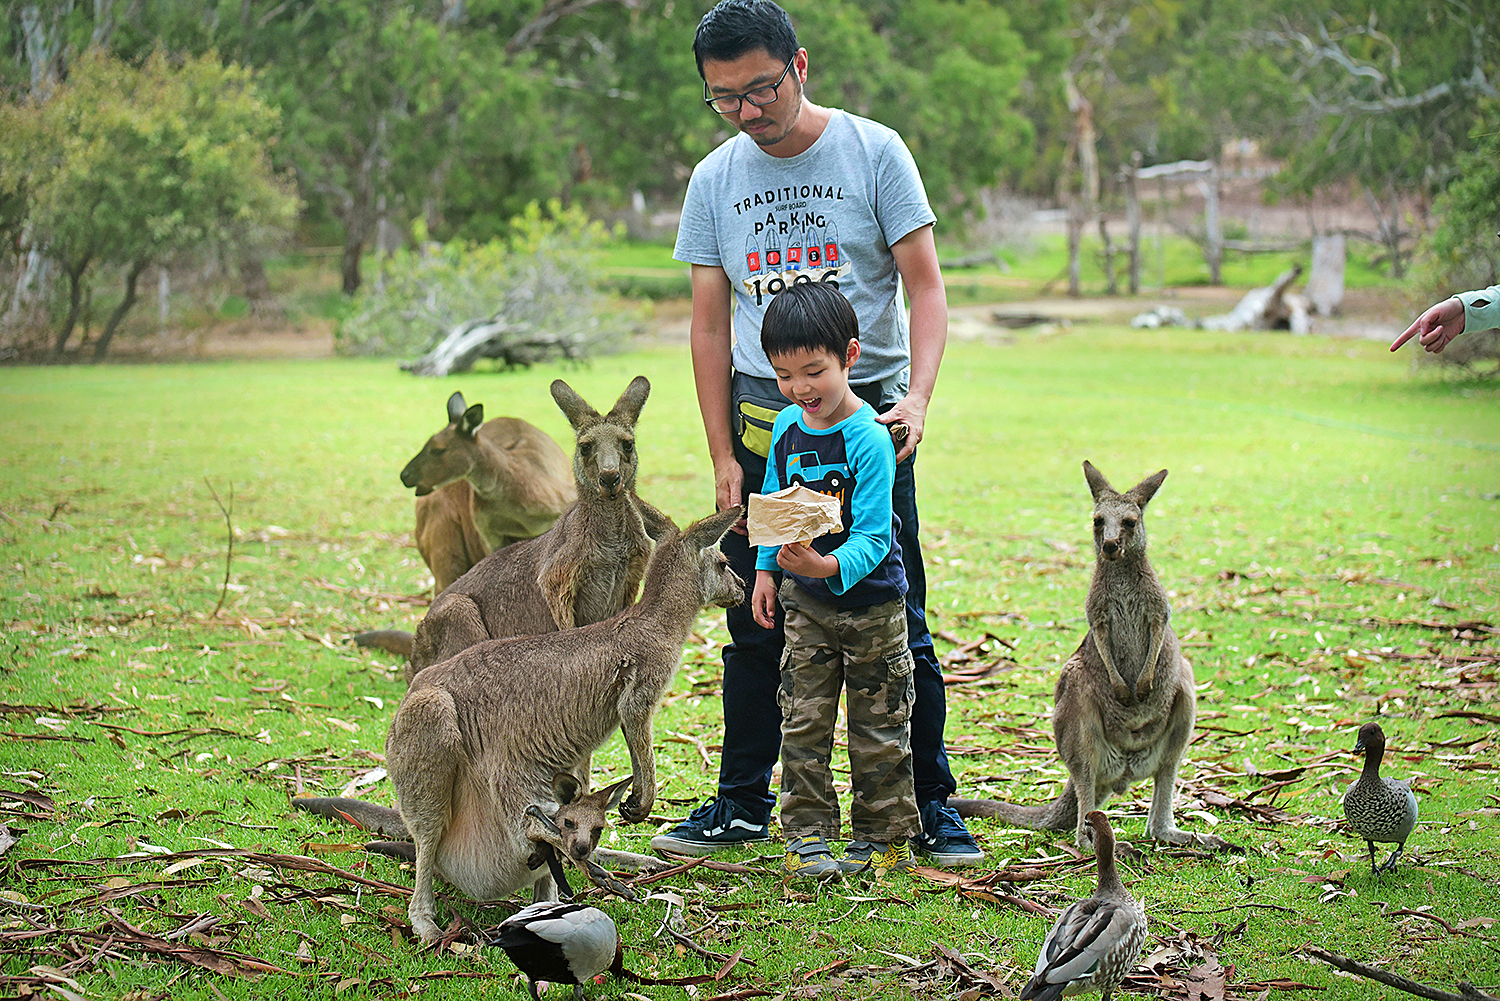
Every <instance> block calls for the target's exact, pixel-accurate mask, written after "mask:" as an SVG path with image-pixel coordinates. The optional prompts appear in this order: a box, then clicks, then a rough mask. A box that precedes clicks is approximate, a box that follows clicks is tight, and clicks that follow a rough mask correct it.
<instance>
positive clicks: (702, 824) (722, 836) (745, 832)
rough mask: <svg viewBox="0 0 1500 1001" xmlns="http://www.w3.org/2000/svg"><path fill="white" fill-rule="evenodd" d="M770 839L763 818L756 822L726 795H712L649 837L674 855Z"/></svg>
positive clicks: (746, 811)
mask: <svg viewBox="0 0 1500 1001" xmlns="http://www.w3.org/2000/svg"><path fill="white" fill-rule="evenodd" d="M770 840H771V832H770V828H769V826H768V825H767V824H766V822H765V821H759V822H757V821H756V819H755V818H754V817H753V816H751V815H750V811H749V810H746V809H745V808H744V807H743V806H740V805H739V804H738V803H736V802H735V801H734V800H732V799H730V798H729V797H728V796H715V797H713V798H712V799H709V800H707V801H705V802H704V803H703V805H702V806H700V807H698V809H696V810H694V811H693V812H692V813H690V814H688V818H687V819H686V820H684V821H683V822H682V823H680V824H678V825H677V826H676V827H674V828H672V829H671V830H670V831H668V832H667V833H665V834H658V835H657V836H656V837H654V838H652V839H651V847H652V848H657V849H660V850H661V851H665V852H674V853H676V854H678V855H712V854H713V853H714V852H716V851H719V850H720V849H723V848H734V847H736V846H737V845H748V844H751V843H752V842H756V841H770Z"/></svg>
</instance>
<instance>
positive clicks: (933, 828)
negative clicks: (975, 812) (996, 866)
mask: <svg viewBox="0 0 1500 1001" xmlns="http://www.w3.org/2000/svg"><path fill="white" fill-rule="evenodd" d="M921 809H922V833H921V835H920V836H919V837H918V838H917V842H916V850H917V854H918V855H921V856H922V857H923V858H926V859H930V860H932V862H934V863H935V864H937V865H978V864H979V863H981V862H983V861H984V852H983V851H981V850H980V848H979V845H978V844H976V843H975V841H974V835H972V834H970V833H969V829H968V828H967V827H965V826H964V822H963V820H962V818H960V817H959V815H958V811H957V810H955V809H953V808H952V807H951V806H948V805H946V804H944V803H942V802H941V801H939V800H935V799H934V800H931V801H929V802H927V803H924V804H922V808H921Z"/></svg>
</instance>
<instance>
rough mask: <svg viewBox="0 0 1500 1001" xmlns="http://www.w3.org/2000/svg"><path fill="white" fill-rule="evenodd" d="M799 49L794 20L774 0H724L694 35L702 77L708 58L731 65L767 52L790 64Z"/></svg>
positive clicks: (704, 20)
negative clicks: (756, 51) (759, 51)
mask: <svg viewBox="0 0 1500 1001" xmlns="http://www.w3.org/2000/svg"><path fill="white" fill-rule="evenodd" d="M800 47H801V46H799V45H798V44H797V31H796V29H795V28H793V27H792V19H791V18H789V17H787V15H786V11H784V10H782V9H781V8H780V7H778V6H777V5H776V4H774V3H772V2H771V0H723V2H722V3H720V4H718V5H717V6H715V7H714V9H713V10H711V11H709V12H708V13H707V14H704V15H703V20H701V21H699V22H698V33H697V34H696V35H694V36H693V55H694V56H696V57H697V59H698V75H699V76H703V60H705V59H713V60H715V61H717V62H728V61H729V60H731V59H738V58H739V57H740V56H743V55H744V54H745V53H747V52H752V51H754V50H755V49H765V50H766V52H768V53H770V55H771V56H772V57H773V58H775V59H776V60H777V61H778V62H782V63H788V62H791V59H792V57H793V56H795V55H796V54H797V50H798V49H799V48H800Z"/></svg>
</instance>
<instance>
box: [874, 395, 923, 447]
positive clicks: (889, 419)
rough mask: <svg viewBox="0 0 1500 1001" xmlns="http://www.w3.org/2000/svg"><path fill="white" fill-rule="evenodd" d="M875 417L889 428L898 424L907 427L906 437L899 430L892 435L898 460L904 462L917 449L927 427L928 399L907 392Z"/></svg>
mask: <svg viewBox="0 0 1500 1001" xmlns="http://www.w3.org/2000/svg"><path fill="white" fill-rule="evenodd" d="M875 419H876V420H877V421H879V422H880V423H881V424H884V425H885V426H886V427H888V428H890V427H893V426H894V425H896V424H902V425H904V426H905V427H906V434H905V436H904V437H903V436H900V434H899V432H893V433H892V435H891V437H892V439H893V440H894V443H895V446H896V461H897V462H904V461H905V460H906V457H907V456H908V455H911V454H912V453H913V452H915V451H916V450H917V443H918V442H920V441H921V440H922V433H923V431H924V430H925V429H926V427H927V401H926V400H923V399H919V398H917V397H915V396H912V395H911V394H907V395H906V396H903V397H902V398H901V400H900V401H899V402H898V403H897V404H896V405H895V406H894V407H892V408H891V409H889V410H887V411H886V412H885V413H883V414H876V415H875Z"/></svg>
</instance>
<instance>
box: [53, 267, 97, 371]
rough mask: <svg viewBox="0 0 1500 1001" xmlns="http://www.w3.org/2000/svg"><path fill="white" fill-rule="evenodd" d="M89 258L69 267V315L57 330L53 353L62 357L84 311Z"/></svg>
mask: <svg viewBox="0 0 1500 1001" xmlns="http://www.w3.org/2000/svg"><path fill="white" fill-rule="evenodd" d="M88 266H89V262H88V258H84V260H83V263H81V264H79V265H78V266H77V267H76V268H68V269H67V272H68V315H67V317H66V318H65V319H64V320H63V324H62V329H61V330H59V331H58V332H57V341H56V343H54V344H53V345H52V353H53V355H55V356H57V357H62V353H63V348H64V347H66V346H67V344H68V338H69V337H72V336H73V328H74V327H75V326H77V325H78V314H80V313H82V312H83V273H84V271H85V270H87V269H88Z"/></svg>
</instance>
